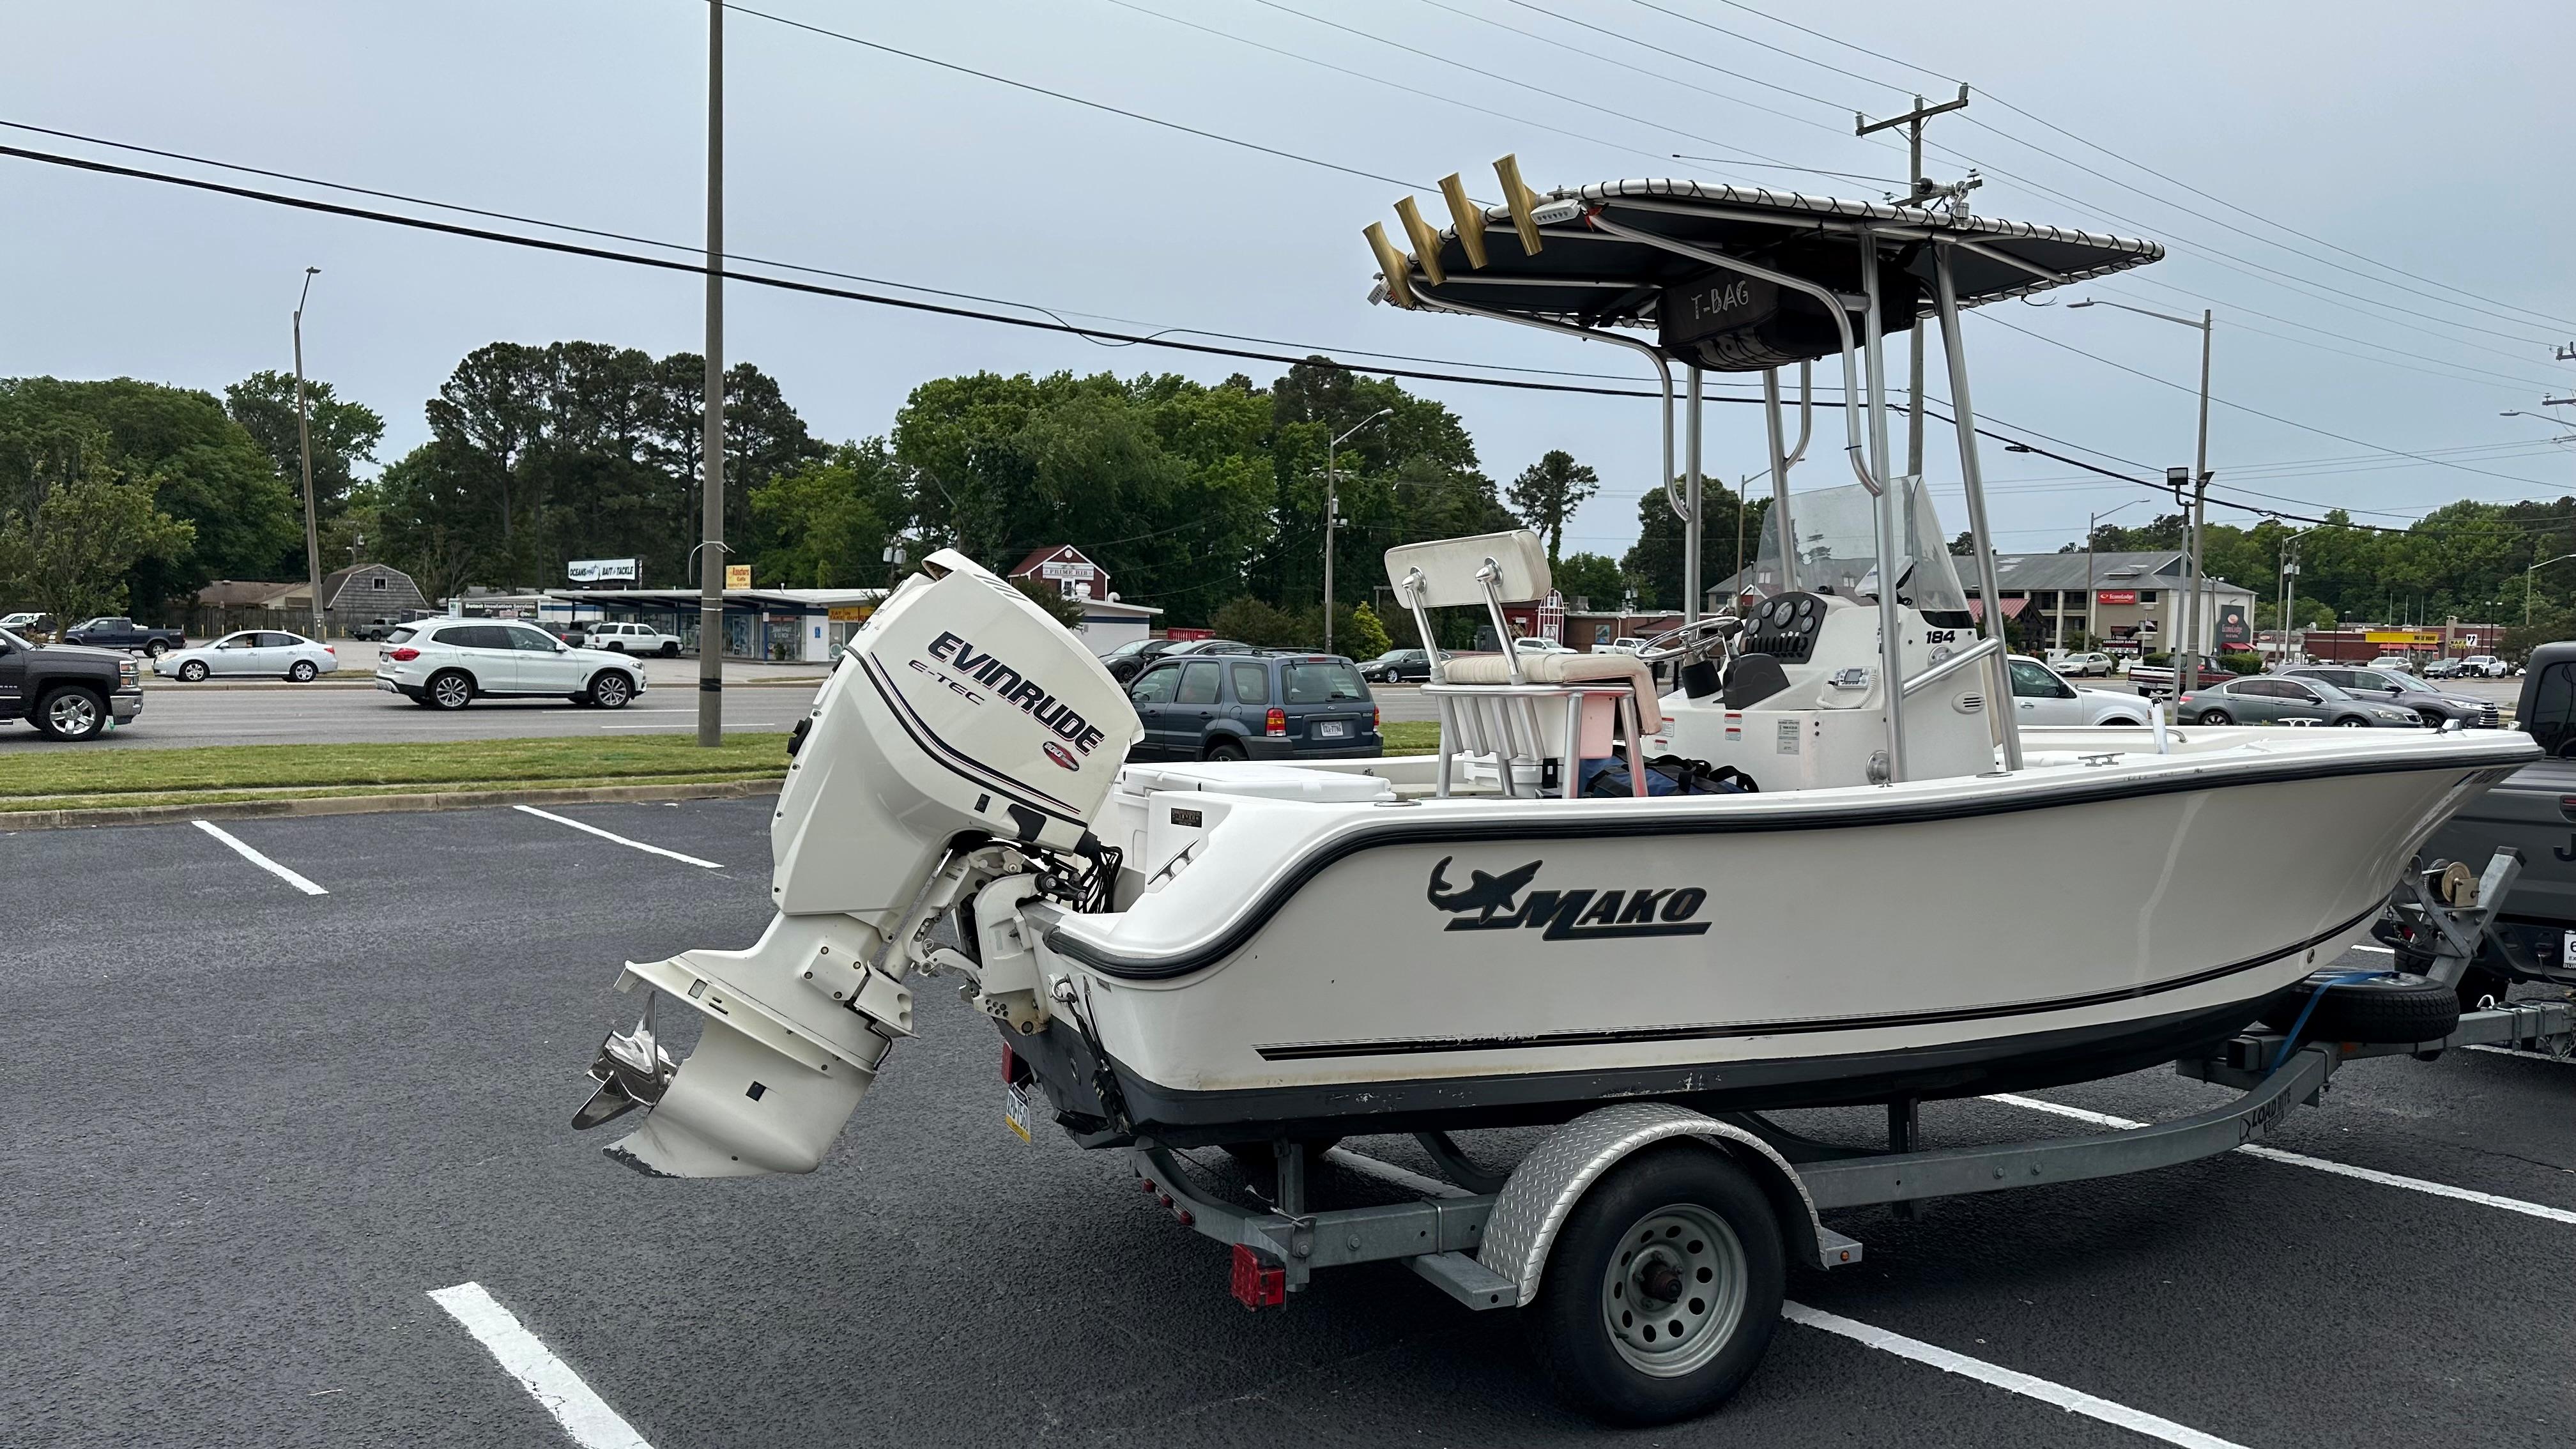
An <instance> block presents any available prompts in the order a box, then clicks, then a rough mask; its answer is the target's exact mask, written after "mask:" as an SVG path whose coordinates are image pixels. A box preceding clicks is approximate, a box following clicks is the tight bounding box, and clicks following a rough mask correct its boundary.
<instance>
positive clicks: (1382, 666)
mask: <svg viewBox="0 0 2576 1449" xmlns="http://www.w3.org/2000/svg"><path fill="white" fill-rule="evenodd" d="M1440 657H1441V659H1442V660H1443V661H1446V660H1448V659H1449V658H1450V657H1451V655H1450V653H1449V651H1448V650H1446V649H1443V650H1441V651H1440ZM1430 677H1431V656H1430V655H1429V654H1427V653H1425V652H1424V651H1422V650H1420V649H1389V650H1388V651H1386V652H1385V653H1384V654H1381V655H1379V656H1378V657H1376V658H1375V659H1372V660H1370V661H1369V662H1367V663H1366V664H1363V665H1361V666H1360V678H1362V679H1365V680H1367V681H1368V682H1369V683H1371V684H1402V683H1403V682H1404V681H1406V680H1408V679H1429V678H1430Z"/></svg>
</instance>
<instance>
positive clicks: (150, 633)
mask: <svg viewBox="0 0 2576 1449" xmlns="http://www.w3.org/2000/svg"><path fill="white" fill-rule="evenodd" d="M63 642H64V643H66V644H85V645H88V646H89V647H90V648H92V649H122V650H125V651H127V652H128V653H143V654H149V655H151V656H152V657H153V658H155V659H158V658H160V657H161V656H162V655H163V654H166V653H168V652H169V651H170V650H173V649H184V648H186V647H187V646H188V636H187V634H186V633H185V632H183V631H181V630H178V629H154V628H149V627H147V626H145V625H142V624H137V623H135V622H134V621H133V620H132V619H125V618H102V619H85V620H83V621H81V622H80V623H77V624H74V625H73V626H71V627H70V628H68V629H65V630H64V631H63Z"/></svg>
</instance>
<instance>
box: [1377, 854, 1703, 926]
mask: <svg viewBox="0 0 2576 1449" xmlns="http://www.w3.org/2000/svg"><path fill="white" fill-rule="evenodd" d="M1455 858H1456V857H1454V856H1443V857H1441V860H1440V863H1439V864H1438V865H1435V866H1433V867H1431V887H1430V890H1429V892H1428V893H1427V894H1428V899H1429V900H1430V902H1431V904H1432V906H1433V908H1434V909H1437V910H1443V911H1447V912H1449V913H1450V914H1452V915H1454V916H1456V917H1458V919H1457V920H1454V921H1451V922H1450V923H1449V925H1448V929H1449V930H1452V931H1509V930H1516V929H1522V928H1529V929H1538V928H1542V927H1543V928H1545V935H1544V936H1543V937H1542V938H1541V939H1544V940H1549V941H1602V940H1611V939H1616V938H1620V937H1628V936H1696V935H1700V934H1702V933H1703V932H1705V931H1707V930H1708V928H1709V926H1710V925H1711V924H1712V923H1711V922H1708V921H1694V920H1692V919H1691V917H1693V916H1696V915H1698V914H1699V910H1700V907H1702V906H1704V905H1707V904H1708V892H1706V891H1704V890H1701V889H1700V888H1699V887H1697V886H1683V887H1681V888H1680V889H1678V890H1675V889H1671V888H1665V889H1660V890H1658V889H1656V888H1654V887H1651V886H1626V887H1620V888H1617V889H1612V890H1601V889H1598V888H1595V887H1585V888H1578V889H1575V890H1567V891H1542V890H1533V891H1530V893H1529V899H1527V900H1525V901H1521V902H1519V903H1518V904H1517V905H1515V904H1514V901H1515V898H1517V897H1518V896H1519V895H1520V893H1521V891H1522V890H1523V889H1525V888H1527V887H1528V886H1529V884H1530V882H1532V881H1534V880H1536V879H1538V871H1539V867H1540V866H1542V865H1545V864H1546V863H1547V862H1545V861H1543V860H1533V861H1531V862H1530V863H1529V864H1527V865H1524V866H1521V867H1519V868H1518V869H1516V870H1507V871H1505V872H1503V873H1502V874H1501V875H1487V874H1486V873H1485V872H1483V871H1481V870H1470V871H1468V872H1467V876H1468V880H1467V884H1466V885H1465V886H1463V887H1460V888H1458V889H1456V890H1452V889H1450V886H1449V879H1448V870H1449V862H1450V861H1451V860H1453V859H1455ZM1471 913H1472V914H1471Z"/></svg>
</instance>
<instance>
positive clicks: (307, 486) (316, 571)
mask: <svg viewBox="0 0 2576 1449" xmlns="http://www.w3.org/2000/svg"><path fill="white" fill-rule="evenodd" d="M321 274H322V269H321V268H320V267H306V268H305V269H304V290H303V291H301V292H299V293H297V294H296V296H295V446H296V447H297V448H298V449H299V450H301V451H302V452H303V454H304V570H305V572H306V573H307V574H308V575H310V576H311V583H312V587H313V637H314V638H316V639H327V638H329V637H330V635H329V633H328V632H327V630H326V627H325V624H324V620H323V617H322V534H321V529H320V527H319V525H317V524H316V523H315V522H314V516H313V427H312V423H311V422H310V420H309V419H308V418H307V416H306V414H307V409H306V407H305V405H304V302H305V299H306V298H308V297H311V296H312V295H313V279H314V278H315V277H318V276H320V275H321Z"/></svg>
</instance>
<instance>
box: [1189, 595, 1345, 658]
mask: <svg viewBox="0 0 2576 1449" xmlns="http://www.w3.org/2000/svg"><path fill="white" fill-rule="evenodd" d="M1208 627H1209V628H1211V629H1213V630H1215V631H1216V635H1217V637H1218V638H1220V639H1234V640H1238V641H1240V642H1242V643H1245V644H1257V645H1259V646H1261V647H1262V648H1264V649H1294V648H1298V647H1300V646H1302V645H1304V644H1306V643H1307V642H1309V641H1308V639H1307V637H1306V636H1307V626H1306V624H1305V622H1304V621H1302V620H1300V619H1298V618H1297V617H1296V616H1295V615H1293V614H1290V613H1289V612H1288V611H1287V610H1285V609H1282V608H1280V607H1278V606H1277V605H1275V604H1271V603H1267V602H1265V601H1263V600H1260V599H1256V598H1253V597H1251V596H1250V595H1245V596H1243V597H1241V598H1236V599H1230V600H1228V601H1227V602H1226V603H1224V604H1223V605H1221V606H1219V607H1218V609H1217V610H1216V612H1215V613H1213V614H1211V615H1209V616H1208ZM1317 632H1318V633H1320V632H1321V631H1317Z"/></svg>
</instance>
